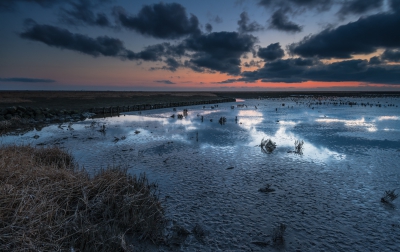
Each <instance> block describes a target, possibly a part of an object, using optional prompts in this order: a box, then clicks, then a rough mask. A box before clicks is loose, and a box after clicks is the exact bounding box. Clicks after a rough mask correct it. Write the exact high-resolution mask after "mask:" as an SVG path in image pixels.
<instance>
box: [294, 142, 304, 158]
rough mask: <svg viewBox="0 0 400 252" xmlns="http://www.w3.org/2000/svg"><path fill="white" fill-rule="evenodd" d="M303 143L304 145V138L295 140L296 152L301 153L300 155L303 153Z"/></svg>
mask: <svg viewBox="0 0 400 252" xmlns="http://www.w3.org/2000/svg"><path fill="white" fill-rule="evenodd" d="M303 145H304V141H303V140H301V141H300V140H296V141H294V153H296V154H300V155H301V154H303Z"/></svg>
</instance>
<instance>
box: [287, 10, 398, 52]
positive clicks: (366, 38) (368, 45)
mask: <svg viewBox="0 0 400 252" xmlns="http://www.w3.org/2000/svg"><path fill="white" fill-rule="evenodd" d="M399 27H400V15H398V14H397V13H380V14H376V15H371V16H369V17H366V18H360V19H359V20H357V21H355V22H351V23H348V24H346V25H342V26H339V27H337V28H336V29H325V30H323V31H322V32H320V33H319V34H316V35H313V36H309V37H306V38H304V39H303V40H302V41H300V42H299V43H294V44H292V45H290V46H289V50H290V52H291V53H292V54H297V55H300V56H303V57H314V56H316V57H320V58H351V57H352V55H353V54H368V53H373V52H375V51H376V50H377V49H378V48H382V47H383V48H399V47H400V33H398V32H395V31H397V30H398V29H399Z"/></svg>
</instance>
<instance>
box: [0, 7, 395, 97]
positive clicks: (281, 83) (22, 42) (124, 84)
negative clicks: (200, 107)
mask: <svg viewBox="0 0 400 252" xmlns="http://www.w3.org/2000/svg"><path fill="white" fill-rule="evenodd" d="M0 34H1V36H0V90H116V91H120V90H129V91H278V90H279V91H285V90H288V91H295V90H299V91H307V90H310V91H311V90H312V91H315V90H318V91H400V0H236V1H235V0H202V1H192V0H175V1H169V0H166V1H153V0H146V1H144V0H135V1H131V0H91V1H90V0H0Z"/></svg>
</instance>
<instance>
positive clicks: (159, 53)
mask: <svg viewBox="0 0 400 252" xmlns="http://www.w3.org/2000/svg"><path fill="white" fill-rule="evenodd" d="M167 46H168V44H157V45H151V46H147V47H145V49H144V50H143V51H141V52H138V53H134V52H132V51H130V52H129V53H128V54H127V56H126V57H127V58H128V59H130V60H145V61H160V60H161V59H162V57H163V56H164V55H165V54H166V47H167Z"/></svg>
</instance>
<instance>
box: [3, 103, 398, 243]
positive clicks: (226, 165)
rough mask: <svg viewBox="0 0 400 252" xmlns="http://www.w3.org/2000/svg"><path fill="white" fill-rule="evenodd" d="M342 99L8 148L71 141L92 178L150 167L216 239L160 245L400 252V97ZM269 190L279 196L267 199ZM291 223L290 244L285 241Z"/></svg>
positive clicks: (45, 138)
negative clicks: (277, 235)
mask: <svg viewBox="0 0 400 252" xmlns="http://www.w3.org/2000/svg"><path fill="white" fill-rule="evenodd" d="M340 99H341V100H342V101H343V102H344V101H351V102H357V104H356V105H349V104H340V103H339V104H337V105H334V104H333V102H339V100H335V101H332V100H321V103H320V104H315V102H317V100H310V99H308V98H307V97H303V98H290V99H289V98H287V99H266V100H246V101H243V100H238V101H237V102H236V103H222V104H216V105H207V106H205V107H204V108H203V105H198V106H188V107H179V108H176V111H173V110H172V108H168V109H158V110H148V111H142V112H137V111H136V112H130V113H126V114H125V115H120V116H119V117H112V118H96V119H87V120H85V121H82V122H76V123H64V124H60V125H51V126H48V127H45V128H43V129H41V130H40V131H37V130H34V131H30V132H27V133H24V134H19V135H7V136H2V137H0V144H31V145H46V146H47V145H59V146H61V147H63V148H66V149H67V150H69V151H71V153H72V154H73V156H74V157H75V158H76V160H77V161H78V162H79V164H80V165H83V166H84V167H85V168H86V169H87V170H89V171H90V172H94V171H96V170H98V169H101V168H105V167H107V166H110V165H114V166H115V165H119V166H122V167H128V169H129V172H131V173H135V174H138V173H141V172H146V174H147V175H148V177H149V180H150V181H156V182H157V183H158V184H159V190H160V198H161V200H162V201H163V204H164V206H165V208H166V214H167V217H168V218H169V219H171V220H173V221H175V222H176V223H178V224H179V225H180V226H182V227H184V228H185V229H187V230H189V231H190V230H192V229H193V228H194V227H195V226H196V224H197V225H199V226H200V227H201V228H202V230H203V231H204V234H205V235H204V237H201V238H199V237H197V236H196V235H188V236H187V237H186V239H185V240H183V241H182V242H181V244H180V245H177V246H175V247H160V248H157V250H161V251H169V250H171V251H175V250H178V251H179V250H182V251H217V250H221V251H399V250H400V243H399V241H400V199H397V200H394V201H393V204H392V205H388V204H383V203H381V202H380V199H381V197H382V196H383V194H384V192H385V190H392V189H397V193H399V192H400V164H399V163H400V109H399V108H398V107H396V106H398V105H400V99H398V98H340ZM310 102H311V103H312V104H310ZM318 102H319V101H318ZM361 103H369V104H373V106H370V105H368V106H361ZM242 104H244V106H238V105H242ZM376 104H381V106H376ZM389 105H390V106H389ZM211 106H213V107H214V108H211ZM231 106H234V108H233V109H232V108H231ZM183 109H188V113H187V116H186V117H183V119H177V114H178V113H179V114H183ZM172 114H175V118H171V115H172ZM202 117H203V120H202ZM221 117H225V118H226V122H225V124H222V125H221V124H220V123H219V122H218V121H219V119H220V118H221ZM236 118H237V120H236ZM103 125H105V133H103V132H100V131H99V130H100V129H101V128H102V127H103ZM263 138H264V139H268V138H269V139H271V140H272V141H274V142H276V145H277V147H276V149H275V150H274V151H273V152H272V153H265V152H263V151H262V150H261V148H260V146H259V145H260V142H261V140H262V139H263ZM295 140H303V141H304V146H303V153H302V154H296V153H293V150H294V142H295ZM267 184H269V185H270V188H272V189H274V190H275V191H273V192H260V191H259V189H260V188H263V187H265V186H266V185H267ZM280 223H283V224H284V225H286V230H285V233H284V243H283V244H275V243H274V242H272V233H273V229H274V228H275V227H276V226H277V225H279V224H280Z"/></svg>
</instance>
